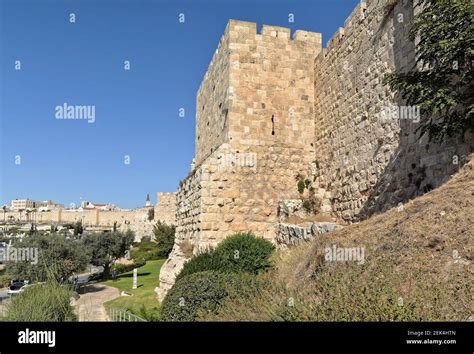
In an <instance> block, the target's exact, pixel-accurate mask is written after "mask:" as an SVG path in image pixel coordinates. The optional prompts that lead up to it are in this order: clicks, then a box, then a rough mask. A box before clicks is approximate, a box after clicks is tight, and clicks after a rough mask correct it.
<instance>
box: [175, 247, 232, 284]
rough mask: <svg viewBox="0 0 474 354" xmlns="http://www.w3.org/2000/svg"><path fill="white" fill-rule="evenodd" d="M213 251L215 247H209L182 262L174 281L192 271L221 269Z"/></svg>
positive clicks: (192, 272)
mask: <svg viewBox="0 0 474 354" xmlns="http://www.w3.org/2000/svg"><path fill="white" fill-rule="evenodd" d="M215 252H216V251H215V249H212V248H211V249H209V250H207V251H206V252H203V253H200V254H198V255H196V256H194V257H192V258H191V259H190V260H189V261H188V262H186V263H185V264H184V267H183V269H182V270H181V272H179V274H178V275H177V276H176V281H178V280H179V279H181V278H184V277H185V276H188V275H191V274H194V273H199V272H205V271H208V270H209V271H210V270H212V271H219V270H223V269H221V268H220V262H219V258H218V257H216V256H215Z"/></svg>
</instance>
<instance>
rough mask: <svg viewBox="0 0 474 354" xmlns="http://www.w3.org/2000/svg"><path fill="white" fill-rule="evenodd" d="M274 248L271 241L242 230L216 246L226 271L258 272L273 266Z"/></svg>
mask: <svg viewBox="0 0 474 354" xmlns="http://www.w3.org/2000/svg"><path fill="white" fill-rule="evenodd" d="M274 249H275V247H274V246H273V244H272V243H271V242H270V241H268V240H265V239H264V238H261V237H257V236H255V235H253V234H251V233H245V232H242V233H237V234H234V235H232V236H230V237H227V238H226V239H225V240H224V241H222V242H221V243H220V244H219V245H218V246H217V248H216V256H217V257H218V258H219V261H220V262H219V263H220V266H221V267H223V269H225V270H226V271H229V272H248V273H252V274H257V273H259V272H260V271H262V270H265V269H267V268H269V267H270V266H271V262H270V256H271V254H272V252H273V250H274Z"/></svg>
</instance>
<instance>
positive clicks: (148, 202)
mask: <svg viewBox="0 0 474 354" xmlns="http://www.w3.org/2000/svg"><path fill="white" fill-rule="evenodd" d="M145 206H146V207H150V206H151V201H150V195H149V194H147V195H146V203H145Z"/></svg>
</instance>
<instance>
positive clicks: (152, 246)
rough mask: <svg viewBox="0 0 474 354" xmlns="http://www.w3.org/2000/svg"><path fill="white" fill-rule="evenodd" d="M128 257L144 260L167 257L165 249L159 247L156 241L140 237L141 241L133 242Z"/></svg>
mask: <svg viewBox="0 0 474 354" xmlns="http://www.w3.org/2000/svg"><path fill="white" fill-rule="evenodd" d="M130 257H131V258H133V259H135V260H138V259H144V260H146V261H150V260H156V259H163V258H167V257H168V251H167V249H163V248H161V247H160V246H159V245H158V243H156V242H154V241H150V240H147V239H144V238H142V241H141V242H139V243H135V244H134V248H133V249H132V250H131V252H130Z"/></svg>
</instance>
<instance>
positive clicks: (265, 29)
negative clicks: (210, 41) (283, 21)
mask: <svg viewBox="0 0 474 354" xmlns="http://www.w3.org/2000/svg"><path fill="white" fill-rule="evenodd" d="M226 35H229V36H230V39H231V42H232V41H234V40H239V39H242V38H245V37H248V38H252V39H255V36H260V37H262V38H272V39H278V40H281V41H287V42H290V41H297V42H302V43H303V42H304V43H308V44H311V45H317V44H321V42H322V35H321V33H318V32H309V31H303V30H296V31H295V32H294V33H293V37H292V36H291V29H290V28H287V27H280V26H271V25H263V26H262V29H261V31H260V33H258V32H257V24H256V23H255V22H247V21H239V20H229V22H228V23H227V27H226V31H225V32H224V36H223V37H225V36H226Z"/></svg>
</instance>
